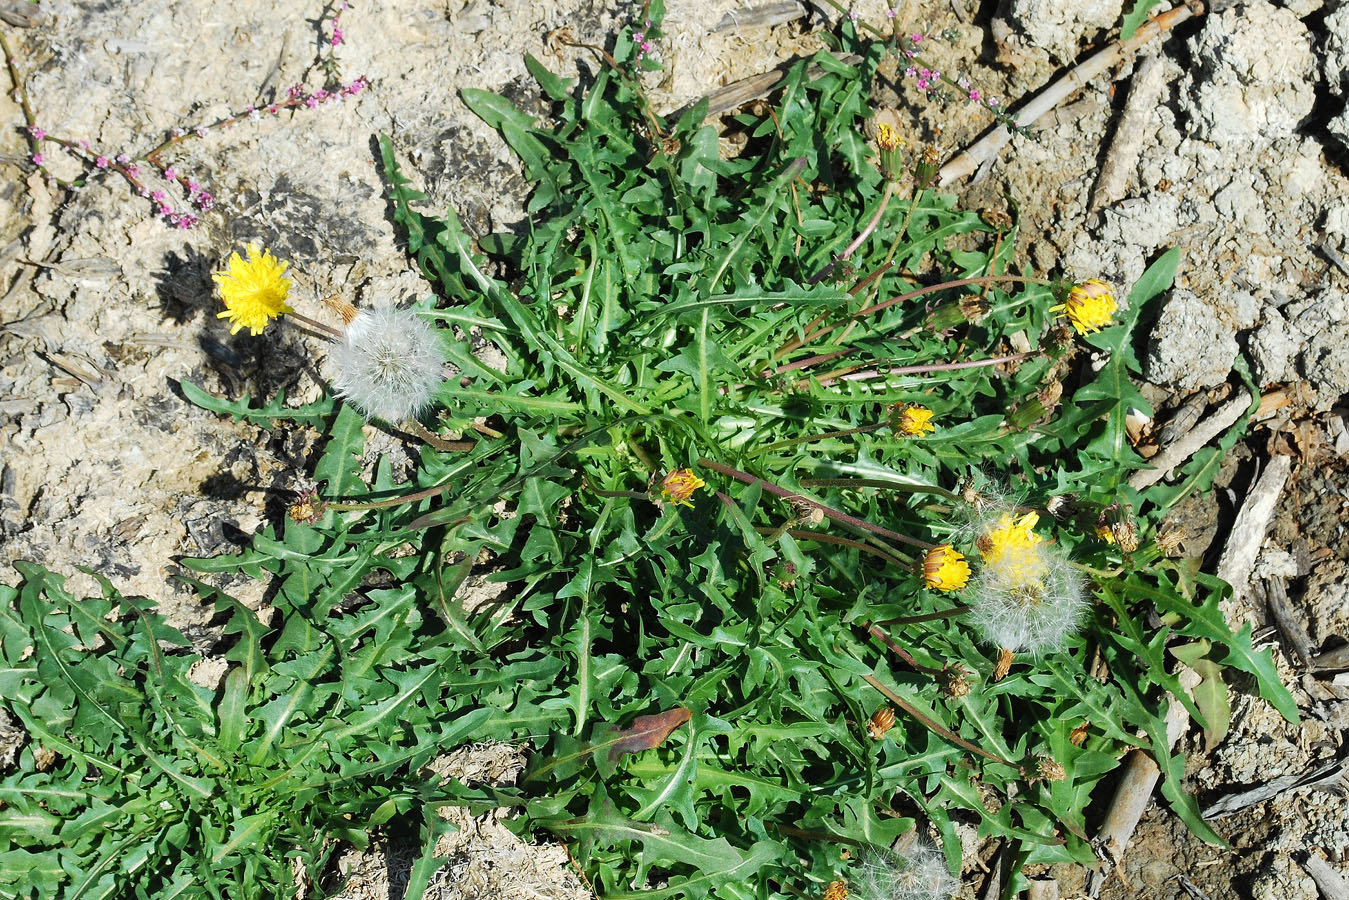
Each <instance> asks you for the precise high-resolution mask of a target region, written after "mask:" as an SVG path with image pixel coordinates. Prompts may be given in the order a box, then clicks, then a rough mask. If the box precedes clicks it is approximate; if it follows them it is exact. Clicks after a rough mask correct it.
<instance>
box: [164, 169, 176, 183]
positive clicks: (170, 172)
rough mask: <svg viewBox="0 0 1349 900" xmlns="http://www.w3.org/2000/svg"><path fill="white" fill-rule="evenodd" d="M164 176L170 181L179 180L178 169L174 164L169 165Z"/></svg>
mask: <svg viewBox="0 0 1349 900" xmlns="http://www.w3.org/2000/svg"><path fill="white" fill-rule="evenodd" d="M164 177H165V178H166V179H168V180H169V181H177V180H178V170H177V169H175V168H174V167H173V166H169V167H168V168H167V169H165V170H164Z"/></svg>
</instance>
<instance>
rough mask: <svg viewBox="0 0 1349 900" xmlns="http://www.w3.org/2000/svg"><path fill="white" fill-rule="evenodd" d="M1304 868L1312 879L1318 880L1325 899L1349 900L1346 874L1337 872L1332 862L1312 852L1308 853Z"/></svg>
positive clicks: (1348, 885)
mask: <svg viewBox="0 0 1349 900" xmlns="http://www.w3.org/2000/svg"><path fill="white" fill-rule="evenodd" d="M1302 868H1304V869H1306V870H1307V874H1308V875H1310V876H1311V877H1312V881H1315V882H1316V886H1317V888H1319V889H1320V891H1321V896H1322V897H1324V898H1325V900H1349V882H1346V881H1345V880H1344V876H1343V875H1341V874H1340V873H1339V872H1336V871H1335V869H1334V868H1332V867H1331V865H1330V863H1328V862H1326V861H1325V860H1324V859H1322V858H1321V857H1319V856H1317V855H1316V854H1315V853H1311V854H1308V856H1307V861H1306V862H1304V863H1303V864H1302Z"/></svg>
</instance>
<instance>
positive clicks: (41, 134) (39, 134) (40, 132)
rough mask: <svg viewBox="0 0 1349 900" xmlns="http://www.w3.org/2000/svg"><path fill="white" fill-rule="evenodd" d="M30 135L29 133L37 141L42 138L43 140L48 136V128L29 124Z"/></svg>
mask: <svg viewBox="0 0 1349 900" xmlns="http://www.w3.org/2000/svg"><path fill="white" fill-rule="evenodd" d="M28 135H29V137H31V138H32V139H33V140H35V141H40V140H43V139H45V138H46V137H47V131H46V129H44V128H39V127H38V126H36V125H30V126H28Z"/></svg>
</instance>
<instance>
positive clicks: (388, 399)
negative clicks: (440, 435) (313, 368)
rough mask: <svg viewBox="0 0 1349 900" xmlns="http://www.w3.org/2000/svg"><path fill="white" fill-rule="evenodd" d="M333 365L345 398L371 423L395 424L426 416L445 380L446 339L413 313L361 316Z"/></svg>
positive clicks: (332, 356) (336, 348)
mask: <svg viewBox="0 0 1349 900" xmlns="http://www.w3.org/2000/svg"><path fill="white" fill-rule="evenodd" d="M328 361H329V364H330V365H331V367H332V368H333V370H334V373H335V374H334V375H333V388H334V389H335V390H336V392H337V395H338V396H339V397H341V398H342V399H343V400H346V401H347V402H348V403H350V404H351V405H352V406H354V407H355V408H356V409H357V410H359V411H360V413H361V414H362V415H363V416H365V417H366V418H367V419H371V418H379V419H383V420H384V421H386V422H390V423H394V424H396V423H399V422H402V421H404V420H405V419H407V418H409V417H413V418H415V417H417V416H419V415H420V414H421V413H422V412H424V411H425V410H426V408H427V407H429V406H430V405H431V401H432V400H433V399H434V398H435V394H436V389H437V388H438V387H440V383H441V381H442V380H443V379H444V373H443V371H442V366H443V364H444V362H445V354H444V351H443V350H442V349H441V346H440V339H439V338H438V337H437V336H436V331H435V329H434V328H432V327H431V326H430V325H428V324H427V323H426V321H425V320H424V319H423V318H422V317H421V316H419V315H417V313H416V312H414V311H413V310H410V309H394V308H384V309H374V310H363V311H361V312H359V313H357V314H356V317H355V318H354V319H352V320H351V321H350V322H348V323H347V330H346V333H345V334H344V335H343V336H342V340H340V341H338V342H337V343H336V344H334V345H333V347H332V349H331V350H330V351H329V353H328Z"/></svg>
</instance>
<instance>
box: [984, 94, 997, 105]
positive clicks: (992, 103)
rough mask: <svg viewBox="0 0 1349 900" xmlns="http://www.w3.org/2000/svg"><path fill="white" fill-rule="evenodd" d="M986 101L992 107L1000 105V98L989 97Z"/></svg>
mask: <svg viewBox="0 0 1349 900" xmlns="http://www.w3.org/2000/svg"><path fill="white" fill-rule="evenodd" d="M985 102H986V103H987V104H988V105H989V107H990V108H992V107H996V106H997V105H998V98H997V97H989V98H988V100H986V101H985Z"/></svg>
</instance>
